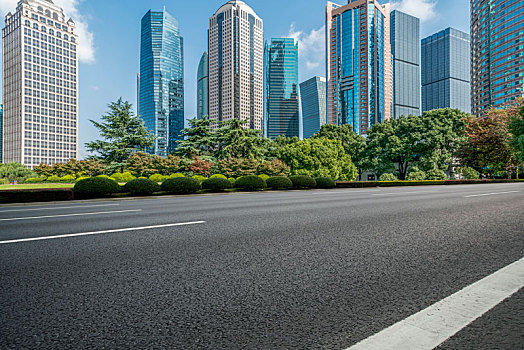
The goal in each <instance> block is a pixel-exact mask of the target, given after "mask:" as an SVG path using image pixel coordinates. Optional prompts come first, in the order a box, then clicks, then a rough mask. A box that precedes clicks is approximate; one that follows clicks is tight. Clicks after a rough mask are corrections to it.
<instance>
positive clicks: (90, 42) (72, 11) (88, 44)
mask: <svg viewBox="0 0 524 350" xmlns="http://www.w3.org/2000/svg"><path fill="white" fill-rule="evenodd" d="M81 1H83V0H53V2H54V3H55V4H56V5H57V6H60V7H61V8H63V9H64V14H65V15H66V17H67V18H69V17H71V18H72V19H73V20H74V21H75V24H76V33H77V34H78V42H79V44H80V47H79V48H78V59H79V60H80V62H83V63H93V62H95V45H94V34H93V33H92V32H91V31H89V26H88V23H87V18H86V17H85V16H84V15H82V14H81V13H80V12H79V10H78V6H79V5H80V2H81ZM17 3H18V0H0V11H1V12H2V16H4V15H5V14H7V13H8V12H9V11H11V12H14V11H15V9H16V4H17Z"/></svg>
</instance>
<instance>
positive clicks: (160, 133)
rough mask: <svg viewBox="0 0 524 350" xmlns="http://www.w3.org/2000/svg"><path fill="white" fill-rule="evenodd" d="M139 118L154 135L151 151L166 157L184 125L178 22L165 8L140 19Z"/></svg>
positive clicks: (181, 51) (182, 52)
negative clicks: (154, 139)
mask: <svg viewBox="0 0 524 350" xmlns="http://www.w3.org/2000/svg"><path fill="white" fill-rule="evenodd" d="M139 90H140V91H139V102H138V106H139V110H138V113H139V115H140V117H141V118H142V119H143V120H144V122H145V125H146V127H147V129H148V130H149V131H151V132H152V133H153V134H154V135H155V137H156V141H155V145H154V148H153V149H152V150H151V153H154V154H157V155H159V156H161V157H165V156H167V155H168V154H169V153H170V152H173V151H174V149H175V148H176V145H177V141H178V140H179V139H180V132H181V131H182V129H183V128H184V50H183V39H182V37H181V36H180V32H179V27H178V21H177V20H176V19H175V18H174V17H173V16H171V15H170V14H169V13H167V12H166V11H163V12H154V11H149V12H147V13H146V15H145V16H144V17H143V18H142V33H141V45H140V84H139Z"/></svg>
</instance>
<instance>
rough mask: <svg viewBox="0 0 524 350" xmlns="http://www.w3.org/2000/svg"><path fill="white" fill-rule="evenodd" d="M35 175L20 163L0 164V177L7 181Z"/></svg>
mask: <svg viewBox="0 0 524 350" xmlns="http://www.w3.org/2000/svg"><path fill="white" fill-rule="evenodd" d="M28 177H36V175H35V173H34V172H33V171H31V170H30V169H28V168H26V167H25V165H22V164H20V163H7V164H0V178H6V179H8V180H9V181H20V180H22V179H24V178H28Z"/></svg>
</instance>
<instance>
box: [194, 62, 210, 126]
mask: <svg viewBox="0 0 524 350" xmlns="http://www.w3.org/2000/svg"><path fill="white" fill-rule="evenodd" d="M207 115H209V56H208V54H207V52H204V53H203V54H202V58H201V59H200V63H199V64H198V72H197V118H198V119H202V117H203V116H207Z"/></svg>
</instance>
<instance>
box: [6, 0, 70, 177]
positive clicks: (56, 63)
mask: <svg viewBox="0 0 524 350" xmlns="http://www.w3.org/2000/svg"><path fill="white" fill-rule="evenodd" d="M2 38H3V94H4V116H3V160H4V162H6V163H9V162H19V163H22V164H24V165H26V166H28V167H34V166H37V165H39V164H41V163H45V164H54V163H64V162H67V161H68V160H69V159H71V158H77V156H78V59H77V47H78V37H77V35H76V33H75V23H74V22H73V20H72V19H69V20H67V19H66V17H65V16H64V12H63V11H62V9H61V8H60V7H58V6H56V5H55V4H54V3H53V2H52V1H51V0H22V1H19V2H18V5H17V7H16V12H15V13H14V14H12V13H8V14H7V16H6V17H5V28H4V29H3V31H2Z"/></svg>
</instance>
